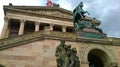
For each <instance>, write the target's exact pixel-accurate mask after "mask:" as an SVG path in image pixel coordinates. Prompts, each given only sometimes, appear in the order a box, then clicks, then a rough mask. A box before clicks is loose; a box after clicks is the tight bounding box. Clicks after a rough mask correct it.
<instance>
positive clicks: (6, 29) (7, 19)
mask: <svg viewBox="0 0 120 67" xmlns="http://www.w3.org/2000/svg"><path fill="white" fill-rule="evenodd" d="M9 20H10V18H8V17H5V18H4V26H3V30H2V33H1V39H2V38H7V37H8V35H7V34H8V33H9V32H8V25H9Z"/></svg>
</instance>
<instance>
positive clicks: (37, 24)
mask: <svg viewBox="0 0 120 67" xmlns="http://www.w3.org/2000/svg"><path fill="white" fill-rule="evenodd" d="M39 27H40V23H39V22H35V32H37V31H39Z"/></svg>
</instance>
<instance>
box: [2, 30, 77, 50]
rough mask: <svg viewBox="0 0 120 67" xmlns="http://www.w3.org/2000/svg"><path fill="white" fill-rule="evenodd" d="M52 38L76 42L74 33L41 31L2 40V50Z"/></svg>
mask: <svg viewBox="0 0 120 67" xmlns="http://www.w3.org/2000/svg"><path fill="white" fill-rule="evenodd" d="M43 38H50V39H59V40H61V39H63V40H75V38H76V35H75V34H73V33H63V32H54V31H46V30H44V31H39V32H34V33H30V34H24V35H20V36H16V37H11V38H5V39H1V40H0V50H3V49H6V48H10V47H13V46H18V45H21V44H24V43H28V42H31V41H35V40H38V39H43Z"/></svg>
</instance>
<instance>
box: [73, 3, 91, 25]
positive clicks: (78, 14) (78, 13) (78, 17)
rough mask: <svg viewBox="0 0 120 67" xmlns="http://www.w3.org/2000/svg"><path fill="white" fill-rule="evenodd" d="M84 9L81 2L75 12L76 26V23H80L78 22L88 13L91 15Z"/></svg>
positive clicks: (74, 20)
mask: <svg viewBox="0 0 120 67" xmlns="http://www.w3.org/2000/svg"><path fill="white" fill-rule="evenodd" d="M82 7H83V2H80V4H79V5H78V6H77V7H76V8H75V9H74V10H73V22H74V25H75V23H78V20H81V18H84V17H85V14H86V13H87V14H88V15H89V13H88V12H87V11H84V10H83V8H82Z"/></svg>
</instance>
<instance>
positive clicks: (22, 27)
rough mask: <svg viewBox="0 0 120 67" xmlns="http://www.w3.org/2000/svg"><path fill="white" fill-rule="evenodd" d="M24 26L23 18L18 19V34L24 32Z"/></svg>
mask: <svg viewBox="0 0 120 67" xmlns="http://www.w3.org/2000/svg"><path fill="white" fill-rule="evenodd" d="M24 26H25V20H20V28H19V33H18V35H22V34H24Z"/></svg>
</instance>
